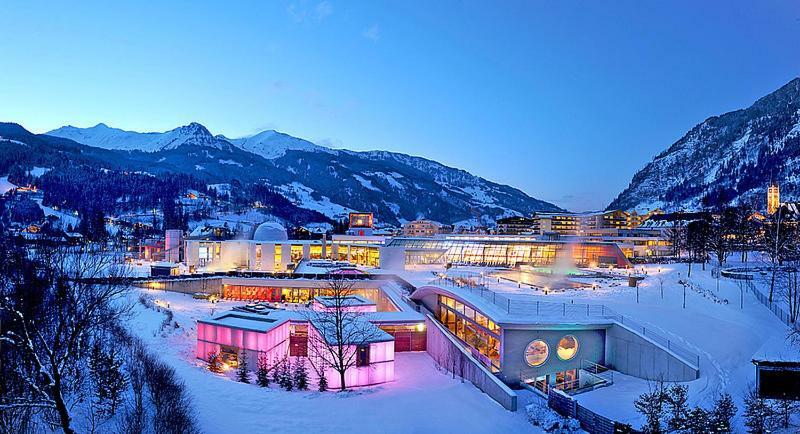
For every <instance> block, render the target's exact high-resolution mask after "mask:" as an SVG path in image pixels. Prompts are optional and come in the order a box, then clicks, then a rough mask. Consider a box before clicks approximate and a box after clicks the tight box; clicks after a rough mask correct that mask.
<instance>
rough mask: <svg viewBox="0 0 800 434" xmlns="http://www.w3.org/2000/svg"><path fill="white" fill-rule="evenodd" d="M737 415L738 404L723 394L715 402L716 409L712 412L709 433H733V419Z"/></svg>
mask: <svg viewBox="0 0 800 434" xmlns="http://www.w3.org/2000/svg"><path fill="white" fill-rule="evenodd" d="M734 415H736V404H734V403H733V398H732V397H731V396H730V395H729V394H727V393H723V394H722V395H720V396H719V397H718V398H717V399H716V400H714V409H713V410H711V414H710V421H709V431H711V432H712V433H715V434H728V433H730V432H731V419H733V416H734Z"/></svg>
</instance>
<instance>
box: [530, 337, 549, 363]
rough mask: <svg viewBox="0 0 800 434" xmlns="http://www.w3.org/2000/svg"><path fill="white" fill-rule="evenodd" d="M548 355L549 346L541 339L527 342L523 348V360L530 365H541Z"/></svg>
mask: <svg viewBox="0 0 800 434" xmlns="http://www.w3.org/2000/svg"><path fill="white" fill-rule="evenodd" d="M549 355H550V348H549V347H548V346H547V344H546V343H545V342H544V341H543V340H541V339H537V340H535V341H533V342H531V343H529V344H528V347H527V348H525V362H527V363H528V365H530V366H542V365H543V364H544V362H546V361H547V356H549Z"/></svg>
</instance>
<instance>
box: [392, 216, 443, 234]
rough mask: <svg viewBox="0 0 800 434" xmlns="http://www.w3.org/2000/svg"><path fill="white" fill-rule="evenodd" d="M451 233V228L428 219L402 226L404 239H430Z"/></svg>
mask: <svg viewBox="0 0 800 434" xmlns="http://www.w3.org/2000/svg"><path fill="white" fill-rule="evenodd" d="M451 231H452V227H450V226H446V225H443V224H441V223H439V222H437V221H433V220H428V219H420V220H413V221H410V222H406V223H404V224H403V236H405V237H432V236H434V235H438V234H444V233H449V232H451Z"/></svg>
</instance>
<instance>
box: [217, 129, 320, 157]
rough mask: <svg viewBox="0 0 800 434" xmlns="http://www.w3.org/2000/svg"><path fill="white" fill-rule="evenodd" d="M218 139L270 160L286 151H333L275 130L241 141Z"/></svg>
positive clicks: (222, 137)
mask: <svg viewBox="0 0 800 434" xmlns="http://www.w3.org/2000/svg"><path fill="white" fill-rule="evenodd" d="M217 138H221V139H224V140H227V141H229V142H231V143H233V144H234V145H235V146H237V147H238V148H240V149H243V150H245V151H247V152H252V153H253V154H256V155H260V156H262V157H264V158H266V159H268V160H271V159H273V158H278V157H282V156H283V155H284V154H285V153H286V151H319V152H330V151H331V150H330V149H328V148H325V147H322V146H318V145H315V144H314V143H311V142H309V141H308V140H304V139H299V138H297V137H293V136H290V135H288V134H284V133H279V132H277V131H275V130H266V131H262V132H260V133H258V134H256V135H253V136H250V137H242V138H239V139H229V138H227V137H225V136H223V135H221V134H220V135H218V136H217Z"/></svg>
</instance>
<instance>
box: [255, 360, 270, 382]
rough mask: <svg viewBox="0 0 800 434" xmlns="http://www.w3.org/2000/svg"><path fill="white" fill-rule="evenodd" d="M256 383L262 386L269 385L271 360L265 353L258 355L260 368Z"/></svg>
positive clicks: (257, 371) (257, 372)
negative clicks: (268, 359) (269, 360)
mask: <svg viewBox="0 0 800 434" xmlns="http://www.w3.org/2000/svg"><path fill="white" fill-rule="evenodd" d="M256 383H257V384H258V385H259V386H261V387H269V362H268V361H267V356H266V355H265V354H260V355H259V356H258V369H257V370H256Z"/></svg>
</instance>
